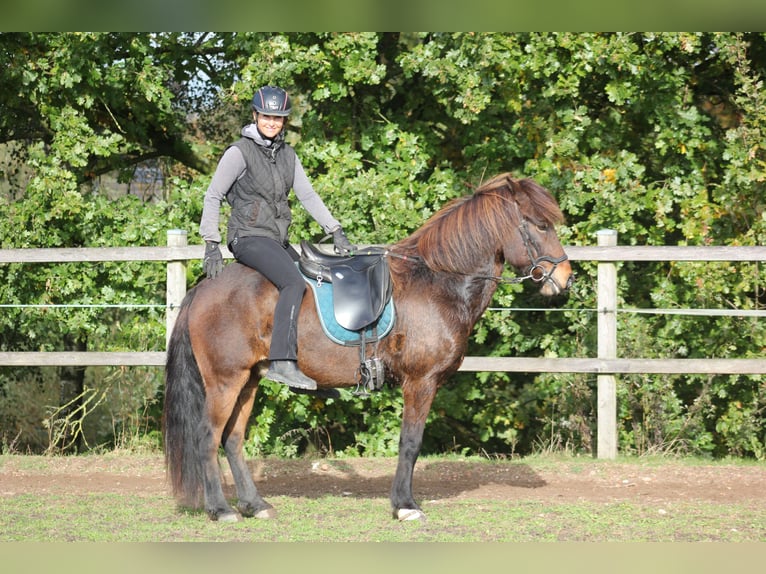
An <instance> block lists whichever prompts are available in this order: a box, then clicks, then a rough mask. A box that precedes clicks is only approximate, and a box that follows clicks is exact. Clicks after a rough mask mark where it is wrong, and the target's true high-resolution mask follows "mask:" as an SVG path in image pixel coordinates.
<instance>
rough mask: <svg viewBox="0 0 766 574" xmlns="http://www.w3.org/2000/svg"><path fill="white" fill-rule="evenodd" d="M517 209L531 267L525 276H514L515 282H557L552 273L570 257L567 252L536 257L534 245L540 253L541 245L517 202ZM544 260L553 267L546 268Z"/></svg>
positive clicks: (520, 229) (520, 230) (522, 238)
mask: <svg viewBox="0 0 766 574" xmlns="http://www.w3.org/2000/svg"><path fill="white" fill-rule="evenodd" d="M516 209H517V210H518V212H519V219H520V221H521V223H519V232H520V233H521V240H522V241H523V242H524V248H525V249H526V250H527V257H529V268H528V269H527V271H526V275H524V276H523V277H514V278H513V279H515V281H513V282H514V283H520V282H522V281H524V280H525V279H531V280H532V281H534V282H535V283H543V282H546V281H553V282H554V283H555V281H554V280H553V279H552V278H551V275H553V273H554V272H555V271H556V267H558V264H559V263H563V262H564V261H566V260H567V259H569V258H568V257H567V254H566V253H565V254H564V255H562V256H561V257H551V256H550V255H539V256H537V257H535V256H534V254H533V253H532V247H533V246H534V248H535V251H536V252H538V253H539V252H540V247H539V245H537V243H536V242H535V241H534V240H533V239H532V237H531V236H530V235H529V229H528V228H527V220H526V218H525V217H524V215H522V213H521V210H520V209H519V208H518V204H516ZM543 261H545V262H547V263H550V264H551V268H550V269H548V270H546V269H545V267H543V266H542V265H541V263H542V262H543Z"/></svg>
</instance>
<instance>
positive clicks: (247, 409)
mask: <svg viewBox="0 0 766 574" xmlns="http://www.w3.org/2000/svg"><path fill="white" fill-rule="evenodd" d="M254 377H255V376H254ZM257 390H258V382H257V379H256V380H253V379H251V380H250V381H249V382H248V384H247V385H245V387H244V388H243V389H242V391H241V392H240V394H239V398H238V399H237V404H236V405H235V407H234V411H233V412H232V415H231V418H230V419H229V422H228V424H227V425H226V428H225V429H224V431H223V447H224V450H225V451H226V459H227V460H228V461H229V468H230V469H231V474H232V476H233V477H234V484H235V486H236V488H237V498H238V501H237V510H239V512H240V514H242V516H248V517H250V516H254V517H256V518H274V516H275V515H276V512H275V510H274V507H273V506H271V505H270V504H269V503H268V502H266V501H265V500H263V498H261V495H260V494H258V489H257V488H256V486H255V483H254V482H253V477H252V475H251V474H250V469H249V468H248V467H247V464H246V463H245V459H244V456H243V454H242V445H243V443H244V442H245V433H246V431H247V423H248V419H249V418H250V413H251V412H252V410H253V402H254V401H255V393H256V391H257Z"/></svg>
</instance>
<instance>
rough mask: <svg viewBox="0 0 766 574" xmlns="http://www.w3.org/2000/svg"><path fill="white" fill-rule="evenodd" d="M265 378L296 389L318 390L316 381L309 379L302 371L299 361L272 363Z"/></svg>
mask: <svg viewBox="0 0 766 574" xmlns="http://www.w3.org/2000/svg"><path fill="white" fill-rule="evenodd" d="M265 377H266V378H267V379H269V380H270V381H276V382H277V383H284V384H285V385H287V386H289V387H294V388H296V389H305V390H309V391H313V390H316V388H317V383H316V381H315V380H314V379H312V378H311V377H307V376H306V375H304V374H303V373H302V372H301V371H300V369H299V368H298V362H297V361H289V360H279V361H271V364H270V365H269V370H268V371H267V372H266V375H265Z"/></svg>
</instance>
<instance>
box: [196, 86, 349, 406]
mask: <svg viewBox="0 0 766 574" xmlns="http://www.w3.org/2000/svg"><path fill="white" fill-rule="evenodd" d="M252 108H253V120H254V123H251V124H248V125H246V126H245V127H244V128H243V129H242V138H240V139H239V140H237V141H236V142H234V143H233V144H232V145H231V146H229V147H228V148H227V149H226V151H225V152H224V154H223V156H222V157H221V160H220V161H219V163H218V166H217V168H216V171H215V173H214V174H213V178H212V180H211V181H210V186H209V187H208V188H207V192H206V193H205V200H204V208H203V211H202V220H201V222H200V227H199V232H200V235H201V236H202V238H203V239H204V240H205V245H206V246H205V258H204V263H203V269H204V271H205V273H206V274H207V276H208V277H209V278H210V279H214V278H215V277H216V276H217V275H218V274H219V273H220V272H221V270H222V268H223V257H222V255H221V251H220V248H219V244H220V242H221V235H220V232H219V230H218V223H219V217H220V207H221V203H222V202H223V200H224V199H226V201H227V202H228V203H229V205H230V206H231V216H230V217H229V223H228V229H227V241H228V247H229V250H230V251H231V252H232V253H233V254H234V257H235V258H236V260H237V261H239V262H240V263H242V264H244V265H247V266H248V267H251V268H253V269H255V270H257V271H259V272H260V273H261V274H263V275H264V276H265V277H266V278H267V279H268V280H269V281H271V282H272V283H274V285H275V286H276V287H277V289H278V290H279V300H278V302H277V305H276V308H275V310H274V330H273V334H272V339H271V346H270V349H269V362H270V366H269V371H268V372H267V373H266V378H267V379H269V380H272V381H276V382H280V383H284V384H286V385H288V386H290V387H293V388H297V389H305V390H309V391H310V390H315V389H316V388H317V384H316V381H314V380H313V379H312V378H310V377H308V376H306V375H305V374H304V373H302V372H301V371H300V369H299V368H298V363H297V358H298V311H299V309H300V305H301V300H302V299H303V295H304V292H305V290H306V284H305V282H304V279H303V277H302V275H301V273H300V271H298V269H297V267H296V265H295V261H297V259H298V254H297V253H296V251H295V249H293V248H292V246H291V245H290V243H289V240H288V231H289V227H290V224H291V222H292V215H291V213H290V206H289V204H288V193H289V191H290V189H293V190H294V192H295V196H296V197H297V198H298V199H299V200H300V202H301V203H302V204H303V206H304V207H305V208H306V210H307V211H308V212H309V214H310V215H311V216H312V217H313V218H314V219H315V220H316V222H317V223H319V225H320V226H321V227H322V229H324V231H325V232H326V233H328V234H332V236H333V242H334V244H335V249H336V251H338V252H340V253H341V254H349V253H352V252H353V251H355V250H356V247H355V246H353V245H351V243H349V241H348V239H347V238H346V235H345V234H344V232H343V229H342V228H341V225H340V223H339V222H338V221H337V220H336V219H335V218H334V217H333V216H332V215H331V214H330V212H329V210H328V209H327V207H326V206H325V204H324V202H323V201H322V199H321V198H320V197H319V195H318V194H317V193H316V192H315V191H314V189H313V187H312V185H311V183H310V181H309V179H308V177H307V176H306V173H305V171H304V170H303V166H302V165H301V162H300V160H299V159H298V156H297V155H296V153H295V151H294V150H293V148H292V147H291V146H290V145H288V144H287V143H285V137H284V128H285V125H286V123H287V116H288V115H289V114H290V110H291V108H292V105H291V102H290V97H289V96H288V94H287V92H285V90H283V89H281V88H278V87H275V86H264V87H262V88H260V89H259V90H258V91H257V92H256V93H255V96H254V97H253V100H252Z"/></svg>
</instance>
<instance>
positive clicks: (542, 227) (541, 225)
mask: <svg viewBox="0 0 766 574" xmlns="http://www.w3.org/2000/svg"><path fill="white" fill-rule="evenodd" d="M535 227H537V230H538V231H540V232H541V233H545V232H546V231H548V224H547V223H538V224H536V225H535Z"/></svg>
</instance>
